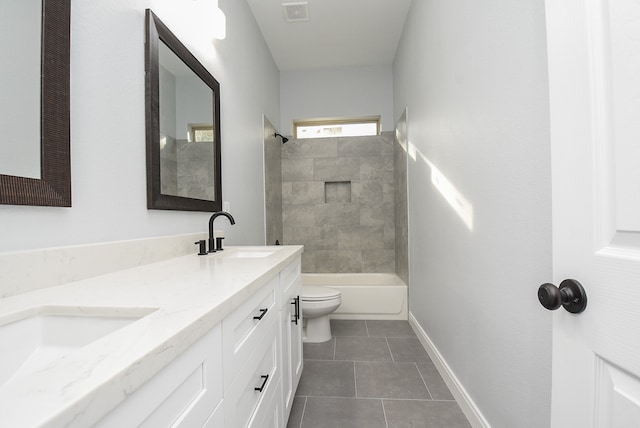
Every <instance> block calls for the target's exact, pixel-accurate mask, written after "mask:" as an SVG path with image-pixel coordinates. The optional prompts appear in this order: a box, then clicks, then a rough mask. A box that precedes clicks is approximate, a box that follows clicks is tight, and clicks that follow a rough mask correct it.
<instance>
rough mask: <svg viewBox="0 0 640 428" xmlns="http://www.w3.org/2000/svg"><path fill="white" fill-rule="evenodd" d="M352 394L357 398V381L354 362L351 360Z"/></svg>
mask: <svg viewBox="0 0 640 428" xmlns="http://www.w3.org/2000/svg"><path fill="white" fill-rule="evenodd" d="M353 396H354V398H358V381H357V380H356V362H355V361H354V362H353Z"/></svg>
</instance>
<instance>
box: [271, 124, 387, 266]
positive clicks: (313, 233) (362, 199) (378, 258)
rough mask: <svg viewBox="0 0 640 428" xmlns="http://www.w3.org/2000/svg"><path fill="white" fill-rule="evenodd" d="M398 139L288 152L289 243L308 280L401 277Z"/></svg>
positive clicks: (306, 143)
mask: <svg viewBox="0 0 640 428" xmlns="http://www.w3.org/2000/svg"><path fill="white" fill-rule="evenodd" d="M394 141H395V139H394V136H393V133H388V132H385V133H383V134H382V135H379V136H372V137H340V138H322V139H303V140H293V139H291V140H290V141H289V142H288V143H287V144H285V145H283V146H282V217H283V233H284V242H285V243H286V244H301V245H304V246H305V251H304V253H303V255H302V271H303V272H318V273H324V272H347V273H360V272H395V260H396V256H395V245H396V238H395V233H396V225H395V208H394V202H395V194H396V191H395V187H394V181H395V178H394Z"/></svg>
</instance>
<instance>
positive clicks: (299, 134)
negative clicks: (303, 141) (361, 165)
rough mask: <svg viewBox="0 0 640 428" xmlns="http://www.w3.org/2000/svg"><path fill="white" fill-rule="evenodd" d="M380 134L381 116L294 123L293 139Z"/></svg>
mask: <svg viewBox="0 0 640 428" xmlns="http://www.w3.org/2000/svg"><path fill="white" fill-rule="evenodd" d="M379 133H380V116H376V117H362V118H355V119H310V120H297V121H294V122H293V138H327V137H360V136H365V135H378V134H379Z"/></svg>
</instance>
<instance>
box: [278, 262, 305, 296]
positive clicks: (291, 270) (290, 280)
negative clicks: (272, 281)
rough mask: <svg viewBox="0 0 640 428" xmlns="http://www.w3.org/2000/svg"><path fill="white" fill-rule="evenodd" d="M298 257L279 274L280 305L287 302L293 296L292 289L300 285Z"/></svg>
mask: <svg viewBox="0 0 640 428" xmlns="http://www.w3.org/2000/svg"><path fill="white" fill-rule="evenodd" d="M300 267H301V266H300V257H297V258H296V259H295V260H294V261H293V262H291V263H290V264H289V265H288V266H287V267H286V268H284V270H283V271H282V272H280V286H281V289H282V295H281V296H282V303H284V302H285V301H287V300H288V299H289V297H290V296H291V295H292V294H293V292H294V289H295V288H296V287H298V286H299V285H300V284H302V278H301V276H300Z"/></svg>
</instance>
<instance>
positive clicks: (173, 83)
mask: <svg viewBox="0 0 640 428" xmlns="http://www.w3.org/2000/svg"><path fill="white" fill-rule="evenodd" d="M145 67H146V69H145V71H146V144H147V207H148V208H150V209H162V210H186V211H209V212H211V211H220V210H221V209H222V185H221V168H220V166H221V165H220V164H221V160H220V85H219V84H218V81H217V80H216V79H215V78H214V77H213V76H212V75H211V74H210V73H209V72H208V71H207V70H206V69H205V68H204V66H203V65H202V64H200V62H199V61H198V60H197V59H196V58H195V57H194V56H193V55H192V54H191V52H189V50H188V49H187V48H186V47H185V46H184V45H183V44H182V43H181V42H180V41H179V40H178V39H177V38H176V36H175V35H174V34H173V33H172V32H171V31H170V30H169V29H168V28H167V27H166V26H165V25H164V24H163V23H162V21H160V19H158V17H157V16H156V15H155V14H154V13H153V12H152V11H151V10H149V9H147V11H146V41H145Z"/></svg>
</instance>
